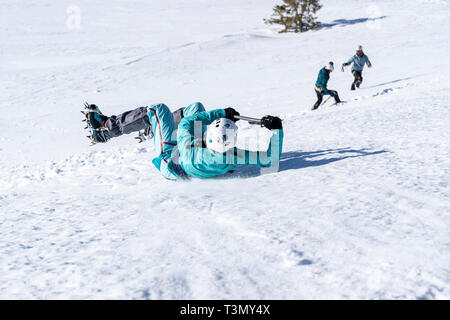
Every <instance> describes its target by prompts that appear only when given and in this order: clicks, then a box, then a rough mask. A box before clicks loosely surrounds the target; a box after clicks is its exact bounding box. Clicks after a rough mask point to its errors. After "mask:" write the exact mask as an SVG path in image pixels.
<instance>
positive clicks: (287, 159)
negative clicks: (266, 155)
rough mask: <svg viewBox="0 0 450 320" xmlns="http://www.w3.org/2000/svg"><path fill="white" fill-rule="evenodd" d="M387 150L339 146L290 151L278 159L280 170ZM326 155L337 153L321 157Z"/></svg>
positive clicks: (313, 165) (321, 163)
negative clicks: (329, 156) (308, 150)
mask: <svg viewBox="0 0 450 320" xmlns="http://www.w3.org/2000/svg"><path fill="white" fill-rule="evenodd" d="M385 152H388V151H386V150H378V151H371V150H370V149H367V148H364V149H351V148H339V149H328V150H318V151H310V152H300V151H292V152H286V153H283V154H282V155H281V159H280V171H286V170H294V169H303V168H308V167H318V166H323V165H327V164H330V163H332V162H336V161H342V160H345V159H350V158H359V157H366V156H373V155H377V154H381V153H385ZM327 155H338V156H334V157H331V158H325V159H317V160H315V159H314V158H319V157H320V158H323V157H324V156H327Z"/></svg>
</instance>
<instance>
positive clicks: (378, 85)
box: [364, 77, 415, 89]
mask: <svg viewBox="0 0 450 320" xmlns="http://www.w3.org/2000/svg"><path fill="white" fill-rule="evenodd" d="M413 78H415V77H408V78H403V79H397V80H392V81H389V82H383V83H379V84H376V85H373V86H369V87H364V89H371V88H377V87H382V86H385V85H388V84H393V83H397V82H401V81H406V80H411V79H413Z"/></svg>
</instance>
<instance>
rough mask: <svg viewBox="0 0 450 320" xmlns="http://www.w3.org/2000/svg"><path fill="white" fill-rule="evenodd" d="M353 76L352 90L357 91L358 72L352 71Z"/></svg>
mask: <svg viewBox="0 0 450 320" xmlns="http://www.w3.org/2000/svg"><path fill="white" fill-rule="evenodd" d="M352 74H353V77H354V79H353V83H352V86H351V88H350V90H355V89H356V81H357V71H356V70H352Z"/></svg>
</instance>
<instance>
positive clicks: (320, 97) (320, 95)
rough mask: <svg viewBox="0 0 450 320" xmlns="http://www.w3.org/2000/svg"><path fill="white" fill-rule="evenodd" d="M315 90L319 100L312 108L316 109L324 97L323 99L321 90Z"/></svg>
mask: <svg viewBox="0 0 450 320" xmlns="http://www.w3.org/2000/svg"><path fill="white" fill-rule="evenodd" d="M314 92H315V93H316V95H317V102H316V103H315V104H314V107H313V108H312V110H316V109H317V108H318V107H319V106H320V104H321V103H322V99H323V97H322V94H321V93H320V92H317V90H314Z"/></svg>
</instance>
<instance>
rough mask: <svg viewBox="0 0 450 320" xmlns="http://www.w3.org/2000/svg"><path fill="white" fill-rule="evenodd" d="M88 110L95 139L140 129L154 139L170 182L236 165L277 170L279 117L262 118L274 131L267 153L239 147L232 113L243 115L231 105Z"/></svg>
mask: <svg viewBox="0 0 450 320" xmlns="http://www.w3.org/2000/svg"><path fill="white" fill-rule="evenodd" d="M85 114H86V121H87V122H88V127H90V128H91V135H90V136H89V138H90V139H91V141H92V142H93V143H104V142H107V141H109V140H110V139H111V138H113V137H118V136H121V135H122V134H128V133H132V132H139V135H138V137H137V139H139V140H140V142H142V141H143V140H147V139H150V138H153V141H154V144H155V147H156V149H157V152H158V155H157V156H156V157H155V158H154V159H153V160H152V163H153V165H154V166H155V167H156V168H157V169H158V170H159V171H160V172H161V174H162V175H163V176H164V177H165V178H167V179H169V180H178V179H186V178H189V177H195V178H211V177H215V176H219V175H222V174H225V173H227V172H229V171H231V170H233V169H234V168H235V167H236V166H238V165H257V166H261V167H274V168H277V165H278V163H279V159H280V155H281V151H282V143H283V130H282V124H281V120H280V119H279V118H277V117H272V116H266V117H263V118H262V119H261V124H262V126H264V127H266V128H268V129H269V130H272V131H273V136H272V138H271V142H270V146H269V148H268V150H267V151H266V152H251V151H247V150H241V149H238V148H236V147H235V143H236V134H237V127H236V125H235V124H234V122H236V121H237V119H236V118H235V117H234V116H236V115H239V113H238V112H237V111H235V110H234V109H233V108H226V109H217V110H212V111H209V112H208V111H205V108H204V106H203V105H202V104H201V103H199V102H197V103H193V104H191V105H189V106H188V107H186V108H181V109H178V110H177V111H175V112H173V113H172V112H171V111H170V109H169V108H168V107H167V106H166V105H165V104H156V105H151V106H148V107H140V108H137V109H134V110H131V111H127V112H124V113H122V114H120V115H118V116H110V117H107V116H105V115H103V114H102V113H101V111H100V109H99V108H98V107H97V106H96V105H93V104H91V105H89V104H86V113H85Z"/></svg>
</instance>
